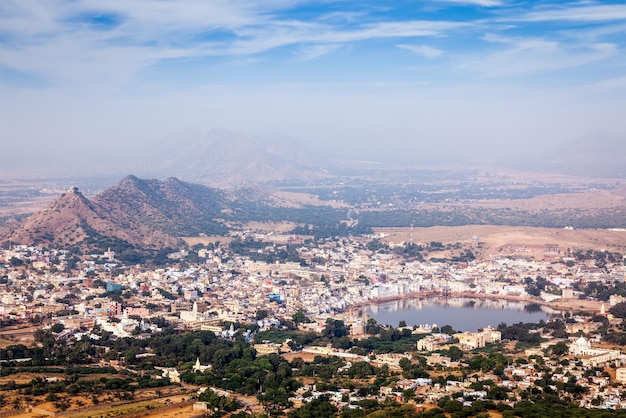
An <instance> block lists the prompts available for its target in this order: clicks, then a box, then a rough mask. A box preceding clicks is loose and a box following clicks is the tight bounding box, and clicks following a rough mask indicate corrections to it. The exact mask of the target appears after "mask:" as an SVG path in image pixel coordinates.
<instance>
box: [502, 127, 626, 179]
mask: <svg viewBox="0 0 626 418" xmlns="http://www.w3.org/2000/svg"><path fill="white" fill-rule="evenodd" d="M504 164H505V165H512V166H513V167H515V168H518V169H521V170H525V171H536V172H549V173H562V174H569V175H574V176H581V177H598V178H624V177H626V136H614V135H609V134H607V133H605V132H599V131H598V132H591V133H588V134H586V135H584V136H582V137H580V138H578V139H576V140H573V141H570V142H567V143H565V144H562V145H559V146H557V147H554V148H547V149H539V150H537V149H536V150H533V156H532V157H530V156H525V157H523V158H521V159H517V160H509V161H508V162H506V163H504Z"/></svg>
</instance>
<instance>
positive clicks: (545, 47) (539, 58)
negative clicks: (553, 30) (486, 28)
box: [457, 34, 618, 78]
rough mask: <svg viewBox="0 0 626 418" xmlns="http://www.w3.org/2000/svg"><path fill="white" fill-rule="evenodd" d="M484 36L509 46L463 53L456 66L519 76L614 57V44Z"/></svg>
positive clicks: (494, 74) (493, 74)
mask: <svg viewBox="0 0 626 418" xmlns="http://www.w3.org/2000/svg"><path fill="white" fill-rule="evenodd" d="M483 40H485V41H488V42H492V43H501V44H504V45H507V46H508V48H507V49H504V50H499V51H495V52H490V53H487V54H474V55H473V56H472V57H468V56H463V57H460V60H459V64H458V66H457V68H459V69H460V70H462V71H470V72H474V73H476V74H477V75H478V76H480V77H483V78H493V77H508V76H519V75H526V74H535V73H541V72H550V71H555V70H561V69H566V68H574V67H578V66H582V65H586V64H590V63H593V62H597V61H601V60H604V59H607V58H611V57H614V56H615V55H616V54H617V53H618V48H617V46H616V45H615V44H610V43H580V44H563V43H559V42H556V41H549V40H545V39H541V38H513V37H503V36H498V35H493V34H487V35H485V36H484V37H483Z"/></svg>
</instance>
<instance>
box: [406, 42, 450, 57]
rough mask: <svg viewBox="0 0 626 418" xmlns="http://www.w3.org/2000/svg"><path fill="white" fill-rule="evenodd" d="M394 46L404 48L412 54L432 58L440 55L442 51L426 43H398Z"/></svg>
mask: <svg viewBox="0 0 626 418" xmlns="http://www.w3.org/2000/svg"><path fill="white" fill-rule="evenodd" d="M396 47H398V48H401V49H406V50H407V51H411V52H413V53H414V54H418V55H421V56H422V57H424V58H428V59H432V58H437V57H440V56H441V55H442V54H443V51H442V50H440V49H437V48H433V47H430V46H428V45H407V44H399V45H396Z"/></svg>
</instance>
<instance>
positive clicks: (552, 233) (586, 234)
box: [375, 225, 626, 255]
mask: <svg viewBox="0 0 626 418" xmlns="http://www.w3.org/2000/svg"><path fill="white" fill-rule="evenodd" d="M375 232H376V233H377V234H384V237H383V238H382V239H383V241H385V242H393V243H400V242H411V241H413V242H415V243H416V244H417V243H428V242H431V241H438V242H442V243H444V244H446V243H456V242H459V243H462V244H473V243H474V240H473V237H478V242H480V243H483V249H484V253H485V254H498V253H499V249H500V248H506V247H508V246H509V245H512V246H521V245H524V246H526V247H528V248H529V250H530V251H531V252H532V250H537V251H538V252H539V253H540V254H541V255H542V254H543V246H544V245H545V244H558V245H559V247H560V248H561V249H562V250H566V249H567V248H571V249H577V248H580V249H597V250H608V251H617V252H624V251H626V230H623V231H617V230H606V229H579V230H568V229H557V228H533V227H511V226H495V225H466V226H451V227H448V226H435V227H430V228H412V229H411V228H376V229H375ZM533 255H535V254H534V253H533Z"/></svg>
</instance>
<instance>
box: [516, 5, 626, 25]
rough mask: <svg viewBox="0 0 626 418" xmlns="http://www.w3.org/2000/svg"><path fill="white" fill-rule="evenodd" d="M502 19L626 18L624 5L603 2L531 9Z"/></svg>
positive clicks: (610, 19)
mask: <svg viewBox="0 0 626 418" xmlns="http://www.w3.org/2000/svg"><path fill="white" fill-rule="evenodd" d="M504 20H511V21H525V22H549V21H576V22H602V21H615V20H626V5H622V4H604V5H593V6H571V7H567V6H566V7H558V8H553V9H546V10H538V11H531V12H528V13H523V14H520V15H517V16H510V17H508V18H506V19H504Z"/></svg>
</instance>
